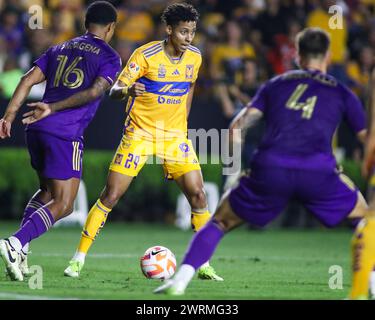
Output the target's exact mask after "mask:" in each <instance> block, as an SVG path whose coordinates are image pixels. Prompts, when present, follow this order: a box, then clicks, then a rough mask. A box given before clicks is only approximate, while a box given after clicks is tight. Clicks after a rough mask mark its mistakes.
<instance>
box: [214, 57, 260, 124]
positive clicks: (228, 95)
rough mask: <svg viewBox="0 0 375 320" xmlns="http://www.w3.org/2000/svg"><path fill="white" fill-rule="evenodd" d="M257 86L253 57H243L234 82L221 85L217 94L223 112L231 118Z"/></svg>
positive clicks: (245, 102) (246, 102) (253, 93)
mask: <svg viewBox="0 0 375 320" xmlns="http://www.w3.org/2000/svg"><path fill="white" fill-rule="evenodd" d="M258 87H259V73H258V67H257V64H256V61H255V59H250V58H245V59H243V62H242V68H241V71H240V73H238V74H237V77H236V78H235V79H234V82H232V83H228V84H227V85H221V86H220V90H218V92H217V94H218V97H219V100H220V102H221V106H222V110H223V114H224V116H225V117H226V118H228V119H232V118H233V117H234V116H235V115H236V114H237V113H238V112H239V111H240V110H241V109H242V108H243V107H244V106H246V105H247V104H248V103H249V102H250V100H251V98H252V97H253V96H254V95H255V93H256V91H257V90H258Z"/></svg>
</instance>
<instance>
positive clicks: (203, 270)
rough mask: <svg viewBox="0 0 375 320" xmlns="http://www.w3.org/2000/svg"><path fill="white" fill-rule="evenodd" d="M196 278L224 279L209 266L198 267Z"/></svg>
mask: <svg viewBox="0 0 375 320" xmlns="http://www.w3.org/2000/svg"><path fill="white" fill-rule="evenodd" d="M198 279H202V280H214V281H224V279H223V278H222V277H219V276H218V275H217V274H216V271H215V269H214V268H213V267H211V266H205V267H200V268H199V270H198Z"/></svg>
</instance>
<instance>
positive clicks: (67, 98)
mask: <svg viewBox="0 0 375 320" xmlns="http://www.w3.org/2000/svg"><path fill="white" fill-rule="evenodd" d="M116 20H117V12H116V9H115V8H114V7H113V5H111V4H110V3H108V2H106V1H97V2H94V3H93V4H92V5H90V6H89V7H88V9H87V12H86V18H85V27H86V29H87V33H85V34H84V35H82V36H80V37H77V38H74V39H71V40H69V41H67V42H64V43H62V44H59V45H56V46H54V47H51V48H49V49H48V50H47V51H46V52H45V53H44V54H42V55H41V56H40V57H39V58H38V59H37V60H36V61H35V62H34V65H33V67H32V68H31V69H30V70H29V71H28V72H27V73H26V74H25V75H24V76H23V77H22V79H21V81H20V82H19V84H18V86H17V88H16V90H15V92H14V94H13V97H12V99H11V100H10V102H9V105H8V107H7V109H6V111H5V115H4V117H3V118H2V119H1V120H0V137H1V138H2V139H4V138H6V137H10V131H11V125H12V122H13V121H14V119H15V117H16V114H17V111H18V110H19V108H20V107H21V105H22V103H23V102H24V100H25V99H26V97H27V95H28V93H29V92H30V89H31V87H32V86H33V85H35V84H38V83H40V82H42V81H45V80H46V90H45V93H44V96H43V100H42V102H37V103H33V104H30V105H31V107H33V108H34V109H33V110H32V111H30V112H28V113H27V114H25V116H26V117H25V118H24V120H23V122H24V123H26V124H28V125H27V127H26V143H27V147H28V150H29V153H30V157H31V165H32V167H33V168H34V170H35V171H36V172H37V174H38V176H39V181H40V190H38V191H37V192H36V193H35V194H34V195H33V197H32V198H31V199H30V201H29V203H28V204H27V206H26V208H25V212H24V216H23V219H22V223H21V227H20V229H19V230H18V231H16V232H15V233H14V234H13V235H11V236H10V237H9V238H7V239H3V240H0V256H1V258H2V260H3V261H4V263H5V266H6V269H7V272H8V274H9V276H10V278H11V279H12V280H18V281H22V280H23V276H24V274H23V271H24V273H26V271H27V263H26V262H25V261H26V257H27V251H28V244H29V243H30V241H31V240H33V239H35V238H37V237H39V236H41V235H42V234H43V233H45V232H46V231H47V230H48V229H49V228H51V227H52V226H53V224H54V223H55V222H56V221H57V220H59V219H61V218H63V217H65V216H67V215H69V214H70V213H71V212H72V211H73V202H74V199H75V197H76V195H77V191H78V187H79V182H80V178H81V174H82V155H83V132H84V130H85V128H86V127H87V125H88V124H89V123H90V121H91V120H92V118H93V117H94V115H95V112H96V110H97V108H98V106H99V103H100V100H101V98H102V96H103V94H104V93H105V91H106V90H107V89H109V88H110V86H111V85H112V84H113V82H114V81H115V80H116V77H117V73H118V72H119V71H120V68H121V60H120V57H119V55H118V54H117V53H116V52H115V51H114V50H113V49H112V48H111V47H110V46H109V45H108V42H109V41H110V40H111V38H112V36H113V33H114V30H115V24H116ZM40 119H41V120H40ZM36 120H39V121H37V122H36Z"/></svg>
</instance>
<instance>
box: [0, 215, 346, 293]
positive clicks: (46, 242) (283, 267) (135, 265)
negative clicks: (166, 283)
mask: <svg viewBox="0 0 375 320" xmlns="http://www.w3.org/2000/svg"><path fill="white" fill-rule="evenodd" d="M16 228H17V225H16V224H14V223H9V222H6V223H0V238H3V237H5V236H8V235H9V234H10V233H11V232H13V231H14V230H16ZM80 230H81V229H80V228H79V227H71V228H54V229H53V230H50V231H49V232H48V233H47V234H45V235H44V236H42V237H41V238H39V239H36V240H35V241H34V242H33V243H32V246H31V250H32V254H31V255H30V257H29V265H40V266H42V268H43V289H41V290H39V289H34V290H33V289H30V288H29V284H28V280H27V279H26V281H24V282H21V283H20V282H12V281H9V280H7V279H6V276H5V273H4V272H3V271H2V270H1V272H0V299H24V298H29V299H39V298H41V299H60V298H62V299H125V300H128V299H145V300H149V299H168V298H167V297H164V296H160V295H154V294H152V290H153V289H154V288H156V287H157V286H158V285H160V283H161V282H160V281H158V280H149V279H146V278H145V277H144V276H143V274H142V273H141V271H140V267H139V258H140V256H141V255H142V254H143V252H144V251H145V250H146V249H147V248H148V247H151V246H154V245H162V246H166V247H168V248H169V249H171V250H172V251H173V252H174V253H175V255H176V258H177V263H179V262H180V261H181V259H182V256H183V253H184V251H185V249H186V247H187V245H188V242H189V240H190V238H191V234H192V233H191V232H189V231H186V232H184V231H180V230H178V229H176V228H175V227H173V226H166V225H158V224H148V225H147V224H122V223H111V222H109V223H107V225H106V226H105V227H104V229H103V230H102V232H101V234H100V235H99V237H98V239H97V240H96V242H95V243H94V246H93V247H92V249H91V251H90V253H89V256H88V258H87V259H86V265H85V268H84V270H83V272H82V274H81V277H80V278H79V279H71V278H67V277H64V276H63V271H64V269H65V267H66V266H67V263H68V261H69V259H70V258H71V256H72V254H73V253H74V251H75V248H76V245H77V243H78V240H79V236H80ZM350 238H351V231H350V230H346V229H342V230H325V229H319V230H314V231H310V230H300V231H297V230H266V231H254V230H251V231H250V230H249V229H248V228H246V227H241V228H239V229H237V230H235V231H233V232H232V233H230V234H229V235H227V236H226V237H225V238H224V240H223V241H222V242H221V244H220V246H219V248H218V250H217V251H216V254H215V256H214V258H213V259H212V261H211V262H212V265H213V266H214V267H215V269H216V270H217V272H218V274H220V275H221V276H223V277H224V278H225V281H224V282H221V283H219V282H211V281H202V280H198V279H196V278H194V280H193V281H192V283H191V285H190V286H189V288H188V290H187V292H186V295H185V296H184V297H183V298H182V299H236V300H237V299H343V298H345V297H346V296H347V294H348V291H349V287H350V281H351V273H350V256H349V242H350ZM334 265H338V266H340V267H342V279H343V283H342V284H343V285H342V288H341V289H340V283H339V282H337V281H335V279H336V278H334V279H332V280H331V281H333V283H335V284H336V285H338V288H337V289H331V288H330V287H329V280H330V277H332V276H340V274H337V273H330V272H329V271H330V267H331V266H334ZM0 268H1V269H3V266H2V265H1V266H0Z"/></svg>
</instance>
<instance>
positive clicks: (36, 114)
mask: <svg viewBox="0 0 375 320" xmlns="http://www.w3.org/2000/svg"><path fill="white" fill-rule="evenodd" d="M27 105H28V106H29V107H30V108H33V109H34V110H32V111H29V112H26V113H24V114H23V119H22V123H23V124H31V123H34V122H37V121H39V120H41V119H43V118H45V117H47V116H49V115H50V114H51V113H52V109H51V107H50V105H49V104H48V103H44V102H32V103H28V104H27Z"/></svg>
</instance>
